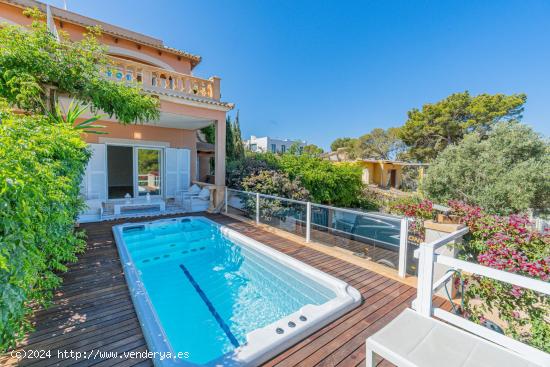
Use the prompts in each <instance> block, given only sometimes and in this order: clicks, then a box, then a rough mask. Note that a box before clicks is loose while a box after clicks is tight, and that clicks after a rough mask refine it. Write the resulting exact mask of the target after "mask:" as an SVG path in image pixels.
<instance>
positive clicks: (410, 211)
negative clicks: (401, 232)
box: [390, 199, 435, 243]
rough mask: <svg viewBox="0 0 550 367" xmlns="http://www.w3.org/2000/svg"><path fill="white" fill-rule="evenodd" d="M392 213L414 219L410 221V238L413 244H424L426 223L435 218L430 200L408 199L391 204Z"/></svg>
mask: <svg viewBox="0 0 550 367" xmlns="http://www.w3.org/2000/svg"><path fill="white" fill-rule="evenodd" d="M390 212H391V213H395V214H400V215H404V216H406V217H409V218H413V220H412V221H409V238H410V239H414V240H413V242H418V243H420V242H423V241H424V238H425V229H424V221H425V220H428V219H433V218H434V217H435V210H434V208H433V203H432V202H431V201H430V200H427V199H424V200H421V201H420V200H418V199H416V200H415V199H412V200H411V199H408V200H400V201H396V202H394V203H392V204H390Z"/></svg>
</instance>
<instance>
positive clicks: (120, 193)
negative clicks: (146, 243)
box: [0, 0, 233, 202]
mask: <svg viewBox="0 0 550 367" xmlns="http://www.w3.org/2000/svg"><path fill="white" fill-rule="evenodd" d="M27 7H37V8H38V9H40V10H42V11H44V12H46V5H45V4H43V3H40V2H37V1H34V0H10V1H6V0H0V23H1V22H7V23H11V24H19V25H25V26H27V25H29V24H30V23H31V19H29V18H27V17H26V16H24V15H23V14H22V11H23V10H24V9H25V8H27ZM50 9H51V14H52V17H53V20H54V24H55V27H56V28H57V31H64V32H66V33H67V34H68V35H69V37H70V38H71V39H74V40H78V39H81V38H82V34H83V33H84V32H86V27H88V26H95V25H99V26H101V28H102V29H103V34H102V36H101V37H100V39H99V40H100V42H102V43H103V44H105V45H106V46H107V48H108V51H107V52H108V54H109V55H110V57H111V59H112V66H113V68H112V69H111V70H107V71H106V75H105V77H106V78H110V79H112V80H115V81H120V82H136V83H137V84H138V85H140V86H141V87H142V88H143V90H145V91H146V92H147V93H150V94H152V95H154V96H156V97H158V98H159V100H160V118H159V119H158V120H156V121H150V122H147V123H140V124H131V125H121V124H119V123H118V122H117V121H116V120H114V119H110V118H105V119H104V120H103V121H99V124H100V125H105V126H106V128H105V129H104V131H105V132H106V133H107V135H93V134H88V135H84V139H85V141H86V142H87V143H88V144H89V145H90V148H91V150H92V152H93V155H92V157H91V159H90V162H89V164H88V167H87V169H86V177H85V179H84V182H83V188H82V191H83V194H84V196H85V198H86V199H87V200H95V201H97V200H100V201H103V202H108V201H114V200H117V199H121V198H124V197H125V196H126V195H129V196H131V197H134V198H137V197H144V196H146V195H147V193H149V195H150V196H154V197H157V198H159V199H160V198H161V199H170V198H175V197H177V195H178V192H181V191H184V190H186V189H187V188H188V187H189V186H190V181H191V180H192V179H195V178H201V179H206V176H207V174H205V173H206V172H207V173H208V176H210V173H211V172H210V167H209V166H208V167H204V165H209V164H210V158H211V157H214V159H213V160H214V166H215V174H214V178H212V177H210V180H211V181H212V183H214V184H215V185H216V189H217V190H216V191H217V198H218V200H219V199H220V198H221V194H223V186H224V185H225V117H226V112H227V111H229V110H231V109H232V108H233V104H231V103H227V102H223V101H221V100H220V78H218V77H210V78H209V79H202V78H199V77H196V76H194V75H193V69H194V68H195V67H196V66H197V65H198V64H199V63H200V62H201V57H200V56H196V55H192V54H190V53H188V52H185V51H180V50H177V49H174V48H171V47H167V46H165V45H164V44H163V42H162V41H161V40H159V39H156V38H152V37H149V36H146V35H143V34H140V33H136V32H134V31H130V30H127V29H124V28H120V27H117V26H115V25H111V24H108V23H104V22H101V21H98V20H95V19H91V18H88V17H86V16H84V15H80V14H77V13H73V12H71V11H67V10H63V9H59V8H56V7H50ZM60 101H61V104H63V105H65V106H67V105H68V103H69V101H70V99H69V98H68V96H65V97H64V96H62V97H60ZM212 124H214V125H215V126H216V142H217V143H216V145H215V146H209V147H208V152H206V153H207V155H208V159H204V155H205V154H203V153H205V152H204V151H203V150H204V147H202V150H200V153H199V150H198V149H197V143H198V140H197V131H198V130H199V129H201V128H203V127H205V126H208V125H212ZM199 171H201V172H203V174H200V172H199Z"/></svg>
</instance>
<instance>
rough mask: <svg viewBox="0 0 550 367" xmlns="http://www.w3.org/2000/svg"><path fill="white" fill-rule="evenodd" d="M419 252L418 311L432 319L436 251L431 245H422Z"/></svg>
mask: <svg viewBox="0 0 550 367" xmlns="http://www.w3.org/2000/svg"><path fill="white" fill-rule="evenodd" d="M418 252H419V256H418V284H417V287H418V288H417V294H418V297H417V303H416V311H417V312H419V313H420V314H422V315H424V316H427V317H430V316H431V315H432V293H433V276H434V259H435V249H434V248H433V246H430V244H427V243H421V244H420V247H419V249H418Z"/></svg>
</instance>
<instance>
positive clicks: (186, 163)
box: [178, 149, 191, 190]
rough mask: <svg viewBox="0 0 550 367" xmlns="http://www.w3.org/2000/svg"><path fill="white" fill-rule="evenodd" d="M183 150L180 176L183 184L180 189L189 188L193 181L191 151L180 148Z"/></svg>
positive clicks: (180, 181)
mask: <svg viewBox="0 0 550 367" xmlns="http://www.w3.org/2000/svg"><path fill="white" fill-rule="evenodd" d="M179 150H180V151H181V155H180V157H181V164H180V166H179V167H180V175H181V176H180V178H179V180H178V181H179V183H180V184H181V189H180V190H188V189H189V185H190V181H191V171H190V169H191V152H190V151H189V149H179Z"/></svg>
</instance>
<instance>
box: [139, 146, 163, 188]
mask: <svg viewBox="0 0 550 367" xmlns="http://www.w3.org/2000/svg"><path fill="white" fill-rule="evenodd" d="M161 152H162V151H161V149H154V148H135V162H136V163H135V164H136V167H135V172H136V174H137V185H136V191H137V192H136V195H135V196H136V197H143V196H146V195H147V193H149V195H151V196H160V195H161V194H162V193H161V188H162V179H161V177H162V175H161V167H162V165H161Z"/></svg>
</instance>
